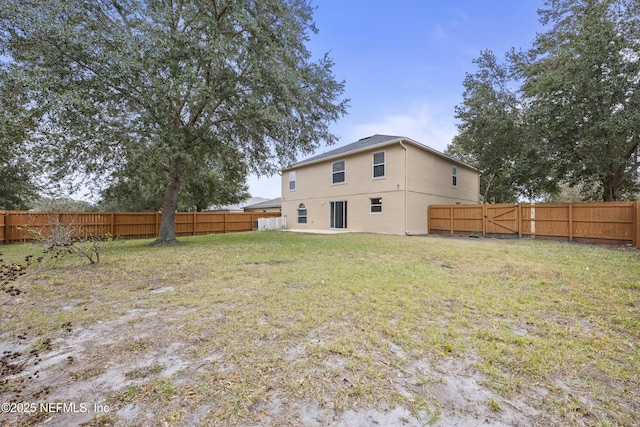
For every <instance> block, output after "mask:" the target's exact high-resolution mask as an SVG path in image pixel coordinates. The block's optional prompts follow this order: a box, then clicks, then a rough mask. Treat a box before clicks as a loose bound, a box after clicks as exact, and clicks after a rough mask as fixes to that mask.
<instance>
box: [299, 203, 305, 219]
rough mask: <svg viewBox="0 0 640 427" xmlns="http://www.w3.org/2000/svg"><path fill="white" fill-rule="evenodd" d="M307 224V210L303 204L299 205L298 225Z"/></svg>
mask: <svg viewBox="0 0 640 427" xmlns="http://www.w3.org/2000/svg"><path fill="white" fill-rule="evenodd" d="M306 223H307V208H306V206H305V205H304V203H300V205H298V224H306Z"/></svg>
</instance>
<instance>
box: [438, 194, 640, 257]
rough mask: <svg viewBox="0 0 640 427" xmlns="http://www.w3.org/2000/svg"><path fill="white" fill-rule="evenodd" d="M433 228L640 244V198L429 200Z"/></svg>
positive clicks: (487, 233) (510, 235) (460, 231)
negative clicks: (474, 202)
mask: <svg viewBox="0 0 640 427" xmlns="http://www.w3.org/2000/svg"><path fill="white" fill-rule="evenodd" d="M432 233H448V234H450V235H453V234H455V233H458V234H465V233H478V234H482V236H498V237H519V238H522V237H534V238H542V239H558V240H568V241H581V242H589V243H613V244H619V243H623V244H624V243H627V244H632V245H633V246H635V247H636V248H638V249H640V201H637V202H602V203H588V202H583V203H520V204H498V205H431V206H429V234H432Z"/></svg>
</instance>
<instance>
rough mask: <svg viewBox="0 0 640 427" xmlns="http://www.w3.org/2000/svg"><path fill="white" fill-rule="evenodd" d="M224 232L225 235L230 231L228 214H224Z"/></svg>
mask: <svg viewBox="0 0 640 427" xmlns="http://www.w3.org/2000/svg"><path fill="white" fill-rule="evenodd" d="M224 232H225V234H226V233H228V231H227V212H225V213H224Z"/></svg>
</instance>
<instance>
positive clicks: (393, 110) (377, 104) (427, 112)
mask: <svg viewBox="0 0 640 427" xmlns="http://www.w3.org/2000/svg"><path fill="white" fill-rule="evenodd" d="M314 4H315V5H316V6H317V9H316V13H315V14H314V19H315V22H316V26H317V27H318V29H319V33H318V34H315V35H312V39H311V42H310V44H309V45H308V46H309V49H310V50H311V52H312V53H313V54H314V55H316V56H317V57H320V56H322V55H323V54H324V53H325V52H330V56H331V57H332V58H333V60H334V61H335V66H334V74H335V76H336V78H337V79H338V80H344V81H345V83H346V90H345V95H344V96H345V98H350V99H351V101H350V107H349V110H348V115H346V116H344V117H343V118H342V119H340V120H339V121H338V123H336V124H334V125H333V126H332V127H331V130H332V132H333V133H334V134H335V135H337V136H338V138H339V141H338V143H337V144H336V145H334V146H331V147H328V148H327V147H324V146H323V147H320V148H319V149H318V150H317V151H316V154H318V153H322V152H324V151H328V150H331V149H333V148H336V147H339V146H342V145H346V144H349V143H351V142H354V141H357V140H358V139H360V138H364V137H366V136H370V135H373V134H376V133H379V134H387V135H399V136H406V137H409V138H411V139H413V140H416V141H418V142H421V143H423V144H425V145H428V146H429V147H431V148H434V149H436V150H439V151H444V150H445V149H446V147H447V145H448V144H449V143H450V142H451V140H452V138H453V137H454V136H455V135H456V133H457V131H456V120H455V118H454V107H455V106H456V105H458V104H460V103H461V102H462V90H463V88H462V81H463V80H464V77H465V74H466V73H472V72H474V71H475V68H474V65H473V63H472V61H473V59H475V58H477V57H478V56H479V54H480V51H481V50H485V49H490V50H492V51H493V52H494V53H495V54H496V56H498V57H499V58H501V57H503V55H504V53H505V52H507V51H508V50H509V49H511V47H515V48H516V49H528V48H529V47H530V46H531V43H532V42H533V41H534V39H535V36H536V33H540V32H542V31H543V30H544V28H543V27H542V26H541V25H540V23H539V22H538V14H537V10H538V9H540V8H543V7H544V2H543V0H484V1H481V0H394V1H387V0H384V1H383V0H315V1H314ZM299 160H302V159H301V158H300V159H299ZM248 184H249V191H250V193H251V195H252V196H254V197H266V198H274V197H280V176H278V175H275V176H273V177H271V178H267V177H262V178H260V179H259V180H258V179H256V178H255V177H250V178H249V180H248Z"/></svg>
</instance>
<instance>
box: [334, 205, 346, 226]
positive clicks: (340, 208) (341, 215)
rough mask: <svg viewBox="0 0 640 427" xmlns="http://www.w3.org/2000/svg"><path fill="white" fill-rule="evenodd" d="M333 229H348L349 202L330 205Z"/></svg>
mask: <svg viewBox="0 0 640 427" xmlns="http://www.w3.org/2000/svg"><path fill="white" fill-rule="evenodd" d="M330 209H331V212H330V226H331V228H347V202H346V201H344V202H331V203H330Z"/></svg>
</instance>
